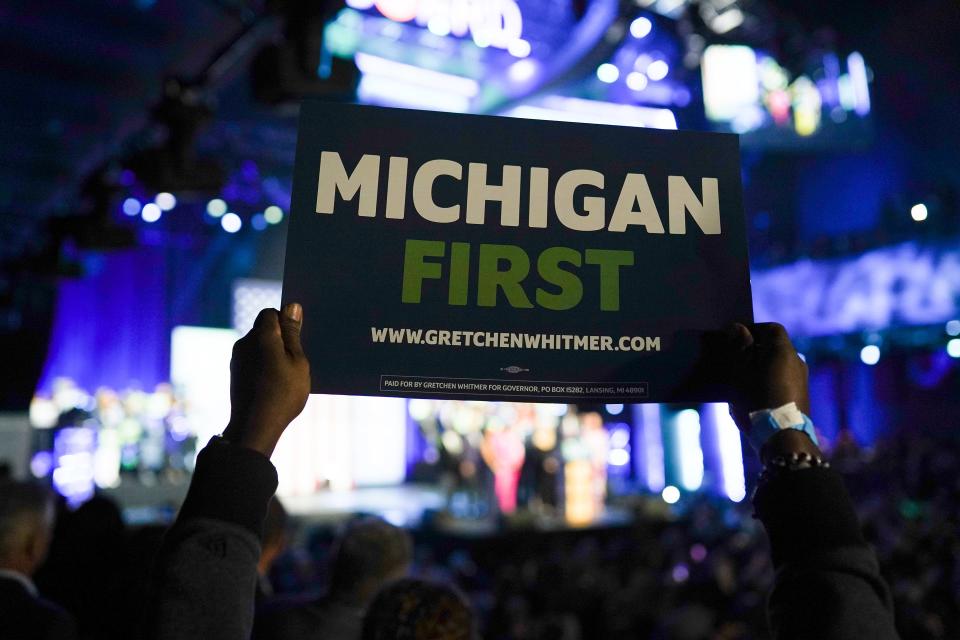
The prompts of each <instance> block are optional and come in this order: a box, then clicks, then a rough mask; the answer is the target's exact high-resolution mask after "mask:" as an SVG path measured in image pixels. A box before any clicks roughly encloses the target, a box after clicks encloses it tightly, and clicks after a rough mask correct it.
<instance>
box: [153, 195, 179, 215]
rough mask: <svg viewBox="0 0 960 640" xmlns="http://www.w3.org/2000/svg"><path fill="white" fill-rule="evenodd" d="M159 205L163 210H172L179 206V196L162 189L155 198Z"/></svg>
mask: <svg viewBox="0 0 960 640" xmlns="http://www.w3.org/2000/svg"><path fill="white" fill-rule="evenodd" d="M153 201H154V202H155V203H156V205H157V206H158V207H160V208H161V209H162V210H163V211H170V209H173V208H174V207H175V206H177V198H176V196H174V195H173V194H172V193H168V192H166V191H161V192H160V193H158V194H157V197H156V198H154V199H153Z"/></svg>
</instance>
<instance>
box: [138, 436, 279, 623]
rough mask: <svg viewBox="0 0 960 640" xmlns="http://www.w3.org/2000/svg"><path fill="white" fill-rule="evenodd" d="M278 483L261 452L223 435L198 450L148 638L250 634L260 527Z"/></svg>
mask: <svg viewBox="0 0 960 640" xmlns="http://www.w3.org/2000/svg"><path fill="white" fill-rule="evenodd" d="M276 488H277V472H276V469H274V467H273V465H272V464H271V463H270V461H269V460H268V459H267V458H266V457H264V456H263V455H261V454H259V453H257V452H255V451H251V450H249V449H245V448H243V447H239V446H236V445H232V444H228V443H226V442H224V441H223V440H220V439H219V438H217V439H214V440H213V441H211V443H210V444H209V445H207V446H206V447H205V448H204V449H203V451H201V452H200V455H199V456H198V457H197V466H196V469H195V471H194V474H193V479H192V480H191V482H190V490H189V491H188V492H187V497H186V499H185V500H184V503H183V507H182V508H181V509H180V514H179V515H178V516H177V521H176V522H175V523H174V525H173V527H172V528H171V529H170V531H169V532H167V535H166V536H165V538H164V542H163V545H162V546H161V549H160V552H159V554H158V556H157V562H156V566H155V567H154V574H153V576H152V580H151V597H150V600H149V602H148V603H147V615H146V618H145V629H144V631H145V634H144V635H145V636H146V637H148V638H157V639H160V638H163V639H174V638H203V640H241V639H244V640H245V639H246V638H249V637H250V633H251V629H252V626H253V607H254V593H255V590H256V581H257V560H258V559H259V557H260V535H261V528H262V526H263V519H264V517H265V515H266V510H267V503H268V502H269V501H270V498H271V497H272V496H273V493H274V491H276Z"/></svg>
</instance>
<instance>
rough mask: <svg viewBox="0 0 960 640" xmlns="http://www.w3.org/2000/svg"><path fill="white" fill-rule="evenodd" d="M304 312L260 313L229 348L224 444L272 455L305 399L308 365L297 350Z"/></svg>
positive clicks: (286, 308) (291, 307)
mask: <svg viewBox="0 0 960 640" xmlns="http://www.w3.org/2000/svg"><path fill="white" fill-rule="evenodd" d="M302 325H303V308H302V307H301V306H300V305H299V304H296V303H292V304H288V305H285V306H284V307H283V310H282V311H280V312H278V311H277V310H276V309H264V310H263V311H261V312H260V315H258V316H257V320H256V322H254V325H253V328H252V329H251V330H250V332H249V333H247V335H246V336H244V337H243V338H241V339H240V340H238V341H237V342H236V344H235V345H234V346H233V358H232V359H231V360H230V405H231V410H230V424H229V425H228V426H227V428H226V430H225V431H224V432H223V437H224V439H226V440H228V441H230V442H233V443H236V444H239V445H241V446H244V447H247V448H249V449H253V450H255V451H259V452H260V453H262V454H264V455H265V456H267V457H270V455H271V454H272V453H273V449H274V447H276V445H277V441H279V439H280V436H281V435H283V431H284V430H285V429H286V428H287V426H288V425H289V424H290V423H291V422H292V421H293V420H294V419H295V418H296V417H297V416H299V415H300V413H301V412H302V411H303V407H304V406H305V405H306V403H307V397H308V396H309V395H310V363H309V362H308V361H307V357H306V355H304V353H303V349H302V348H301V346H300V328H301V326H302Z"/></svg>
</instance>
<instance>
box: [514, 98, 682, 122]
mask: <svg viewBox="0 0 960 640" xmlns="http://www.w3.org/2000/svg"><path fill="white" fill-rule="evenodd" d="M542 105H543V106H539V105H532V104H521V105H518V106H516V107H512V108H510V109H509V110H507V111H506V112H504V114H503V115H506V116H510V117H513V118H530V119H532V120H554V121H557V122H590V123H594V124H613V125H617V126H621V127H649V128H652V129H676V128H677V119H676V116H674V114H673V112H672V111H670V109H655V108H652V107H641V106H635V105H629V104H615V103H612V102H602V101H600V100H584V99H582V98H570V97H566V96H547V97H545V98H543V99H542Z"/></svg>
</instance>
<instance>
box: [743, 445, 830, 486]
mask: <svg viewBox="0 0 960 640" xmlns="http://www.w3.org/2000/svg"><path fill="white" fill-rule="evenodd" d="M813 468H820V469H829V468H830V463H829V462H827V461H826V460H824V459H823V458H821V457H820V456H814V455H810V454H809V453H806V452H803V453H798V452H796V451H794V452H793V453H791V454H789V455H779V456H774V457H772V458H770V460H769V461H767V464H766V465H764V467H763V471H762V472H761V473H760V479H759V480H758V484H763V483H765V482H768V481H769V480H771V479H773V478H774V477H776V476H777V475H779V474H781V473H783V472H784V471H799V470H800V469H813Z"/></svg>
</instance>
